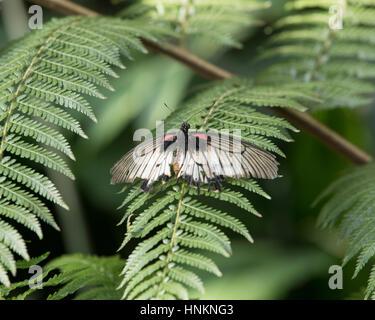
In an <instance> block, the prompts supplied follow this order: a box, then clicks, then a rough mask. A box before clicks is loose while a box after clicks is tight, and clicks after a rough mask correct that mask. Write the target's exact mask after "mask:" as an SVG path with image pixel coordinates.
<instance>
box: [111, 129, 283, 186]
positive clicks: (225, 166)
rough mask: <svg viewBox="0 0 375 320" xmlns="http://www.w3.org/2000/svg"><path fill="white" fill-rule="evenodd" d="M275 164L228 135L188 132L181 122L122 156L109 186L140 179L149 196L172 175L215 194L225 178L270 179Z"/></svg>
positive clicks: (261, 151) (272, 158)
mask: <svg viewBox="0 0 375 320" xmlns="http://www.w3.org/2000/svg"><path fill="white" fill-rule="evenodd" d="M277 171H278V162H277V161H276V159H275V156H274V155H273V154H271V153H270V152H268V151H266V150H264V149H262V148H260V147H258V146H256V145H254V144H251V143H249V142H247V141H242V140H240V139H239V138H235V137H233V136H230V135H228V134H220V133H218V132H214V131H213V132H211V131H208V132H206V131H203V130H190V124H189V123H187V122H183V123H182V125H181V128H180V130H179V131H172V132H170V133H167V134H164V135H162V136H159V137H155V138H152V139H148V140H145V141H144V142H142V143H140V144H139V145H138V146H136V147H135V148H133V149H132V150H130V151H129V152H128V153H126V154H125V155H124V156H123V157H122V158H121V159H120V160H119V161H118V162H117V163H116V164H115V165H114V166H113V168H112V169H111V171H110V172H111V175H112V178H111V184H116V183H123V182H126V183H132V182H134V181H135V179H137V178H140V179H143V183H142V185H141V188H142V189H143V190H144V191H145V192H150V191H151V189H152V186H153V184H154V183H155V182H156V181H159V180H160V179H161V181H162V183H166V181H168V180H169V179H170V178H171V177H172V174H174V175H175V176H176V178H177V179H179V178H182V179H185V180H186V181H187V184H188V185H192V186H196V187H197V188H198V193H199V192H200V185H201V184H208V188H210V187H211V186H213V187H214V190H215V191H217V192H219V191H221V189H222V184H221V182H222V181H223V180H225V178H227V177H230V178H251V177H252V178H262V179H274V178H276V177H277V176H278V174H277Z"/></svg>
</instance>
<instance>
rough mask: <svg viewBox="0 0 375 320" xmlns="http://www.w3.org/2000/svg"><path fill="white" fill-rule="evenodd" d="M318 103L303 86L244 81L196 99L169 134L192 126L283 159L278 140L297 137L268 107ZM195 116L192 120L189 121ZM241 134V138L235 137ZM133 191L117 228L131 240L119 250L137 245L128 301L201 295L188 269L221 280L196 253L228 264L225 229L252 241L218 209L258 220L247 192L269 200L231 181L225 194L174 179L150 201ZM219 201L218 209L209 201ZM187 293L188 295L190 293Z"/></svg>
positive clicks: (248, 183) (129, 267)
mask: <svg viewBox="0 0 375 320" xmlns="http://www.w3.org/2000/svg"><path fill="white" fill-rule="evenodd" d="M312 100H313V101H316V97H315V95H314V94H313V93H312V91H309V90H308V89H306V88H305V87H303V86H298V85H295V84H292V85H290V84H287V85H285V86H283V85H281V86H280V85H278V86H277V87H273V86H269V87H268V86H267V87H266V86H261V87H257V86H253V85H252V84H251V83H250V82H249V81H248V80H246V79H237V80H228V81H223V82H219V83H216V84H215V85H213V86H212V87H210V88H209V89H207V90H205V91H203V92H201V93H199V94H198V95H197V96H196V97H194V98H193V99H192V100H191V101H188V102H187V103H186V104H185V105H184V106H183V107H182V108H180V109H179V110H178V111H176V112H174V113H172V114H171V116H170V117H169V118H167V121H166V128H165V130H166V131H167V130H169V129H172V128H176V127H179V126H180V125H181V123H180V120H179V119H180V118H183V119H187V118H189V123H190V124H191V125H192V126H193V127H194V126H195V127H196V128H200V129H207V130H227V132H228V134H232V130H233V134H232V135H233V136H238V137H240V138H241V139H245V140H248V141H251V142H253V143H255V144H256V145H258V146H260V147H263V148H265V149H267V150H271V151H275V152H277V153H279V154H282V155H283V153H282V151H281V150H280V149H279V148H278V147H277V146H276V144H275V143H274V142H273V139H275V138H276V139H279V140H287V141H290V138H289V136H288V135H287V133H286V132H287V130H292V131H297V130H296V129H295V128H294V127H293V126H292V125H290V124H289V123H288V122H287V121H285V120H284V119H281V118H278V117H274V116H271V115H268V114H267V112H262V111H266V110H265V109H266V108H265V107H273V106H290V107H295V108H296V109H304V108H305V104H307V103H308V102H309V101H312ZM191 116H192V117H191ZM238 128H240V129H242V130H241V132H239V131H236V130H235V129H238ZM136 184H137V185H136V186H133V187H132V188H127V190H126V191H125V193H126V194H125V200H124V202H123V203H122V205H121V207H120V208H121V210H123V211H124V214H123V218H122V220H121V222H120V223H122V222H124V221H127V233H126V235H125V240H124V241H123V243H122V245H121V248H123V247H124V246H125V245H126V244H127V243H128V242H129V241H130V240H131V239H137V240H139V243H138V244H137V245H136V247H135V249H134V250H133V252H132V253H131V254H130V255H129V257H128V258H127V260H126V264H125V267H124V269H123V271H122V275H123V280H122V282H121V284H120V288H123V292H124V294H123V298H124V299H155V298H156V299H186V298H188V297H189V294H190V293H189V291H190V290H195V291H198V292H203V290H204V289H203V284H202V281H201V279H200V278H199V276H198V275H197V274H195V272H194V271H192V270H190V269H191V268H196V269H202V270H205V271H207V272H210V273H213V274H215V275H217V276H221V272H220V271H219V269H218V267H217V266H216V265H215V263H214V262H213V261H212V260H211V259H209V258H206V257H205V256H204V255H203V254H201V253H197V252H195V251H198V250H199V251H202V252H204V251H210V252H214V253H218V254H221V255H223V256H225V257H229V256H230V255H231V254H232V249H231V245H230V240H229V238H228V236H227V235H226V234H225V232H224V229H228V230H231V231H233V232H236V233H238V234H240V235H242V236H244V237H245V238H246V239H247V240H248V241H250V242H253V239H252V237H251V235H250V233H249V231H248V230H247V228H246V226H245V225H244V224H243V223H242V222H241V221H240V219H238V218H237V217H234V216H233V215H232V214H231V213H227V212H224V211H223V210H222V209H221V204H224V203H230V204H233V205H235V206H237V207H239V208H240V209H241V211H244V212H248V213H251V214H254V215H256V216H260V214H259V213H258V211H257V210H256V209H255V208H254V206H253V205H252V203H251V201H250V200H249V199H248V198H247V196H246V193H247V192H248V191H250V192H252V193H255V194H258V195H260V196H262V197H265V198H270V197H269V196H268V195H267V194H266V193H265V192H264V191H263V190H262V189H261V187H260V186H259V185H258V184H257V182H255V181H254V180H250V179H248V180H246V179H238V180H236V179H228V181H226V182H225V183H224V186H223V189H222V191H221V192H219V193H216V192H213V191H211V190H209V188H207V187H204V186H201V187H200V190H199V191H198V189H197V188H196V187H193V186H187V185H186V183H185V182H179V181H175V180H174V179H170V180H169V181H168V182H167V183H166V184H164V185H156V186H155V188H154V191H153V192H152V193H143V192H142V191H141V189H140V187H139V183H138V182H136ZM209 199H214V200H215V203H216V205H213V206H211V205H208V204H206V202H205V201H204V200H209ZM188 288H190V289H188Z"/></svg>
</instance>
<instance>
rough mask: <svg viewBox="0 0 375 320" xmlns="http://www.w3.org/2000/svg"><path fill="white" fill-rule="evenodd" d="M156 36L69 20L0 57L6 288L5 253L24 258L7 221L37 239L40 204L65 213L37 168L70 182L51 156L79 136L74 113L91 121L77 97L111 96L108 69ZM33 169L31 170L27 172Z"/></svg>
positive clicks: (123, 24) (120, 24)
mask: <svg viewBox="0 0 375 320" xmlns="http://www.w3.org/2000/svg"><path fill="white" fill-rule="evenodd" d="M168 32H169V31H168ZM166 33H167V32H166ZM162 34H163V31H162V28H161V27H159V28H158V30H157V31H152V30H151V26H150V25H148V24H147V23H145V22H142V23H140V22H137V21H126V20H122V19H118V18H106V17H96V18H89V17H70V18H64V19H53V20H52V21H51V22H49V23H47V24H45V25H44V26H43V29H42V30H38V31H35V32H31V33H29V34H28V35H26V36H25V37H24V38H23V39H21V40H19V41H17V42H15V43H13V44H12V45H11V46H10V47H9V48H8V49H7V50H4V51H3V52H2V55H1V56H0V75H1V79H0V88H1V92H0V138H1V142H0V174H1V178H0V198H1V201H0V228H1V231H0V283H4V284H6V285H9V284H10V281H9V278H8V276H7V273H6V270H8V271H11V273H12V274H14V273H15V263H14V258H13V257H11V256H10V254H11V252H12V251H13V252H15V253H17V254H19V255H21V256H22V257H23V258H25V259H28V258H29V257H28V254H27V250H26V245H25V242H24V240H23V239H22V236H21V234H20V233H19V231H17V230H16V229H15V228H14V227H13V226H12V225H11V224H10V222H12V221H17V222H18V223H19V224H21V225H23V226H25V227H27V228H29V229H31V230H32V231H34V232H35V233H36V234H37V235H38V237H40V238H41V237H42V231H41V228H40V225H39V219H40V220H42V221H45V222H47V223H49V224H50V225H51V226H53V227H54V228H56V229H58V226H57V224H56V222H55V220H54V218H53V216H52V214H51V213H50V212H49V209H48V207H47V203H55V204H57V205H59V206H61V207H63V208H66V209H68V206H67V205H66V204H65V202H64V201H63V199H62V197H61V195H60V193H59V191H58V190H57V188H56V187H55V185H54V184H53V182H52V181H50V180H49V179H48V178H47V177H46V176H45V174H44V173H41V172H39V170H40V169H42V168H43V167H48V168H51V169H53V170H56V171H58V172H60V173H62V174H64V175H66V176H67V177H69V178H71V179H74V175H73V173H72V172H71V170H70V169H69V166H68V165H67V163H66V161H65V160H64V159H63V158H62V157H61V156H60V155H59V152H62V153H64V154H65V155H67V156H68V157H69V158H70V159H73V160H74V155H73V152H72V149H71V147H70V145H69V142H68V140H67V138H66V137H65V133H66V131H70V132H73V133H75V134H77V135H79V136H81V137H83V138H87V136H86V134H85V133H84V131H83V130H82V128H81V125H80V123H79V121H78V120H76V119H75V116H76V115H77V114H78V113H81V114H83V115H85V116H87V117H88V118H90V119H91V120H93V121H96V117H95V115H94V113H93V111H92V107H91V105H90V104H89V102H88V101H87V100H86V98H85V97H86V96H92V97H96V98H100V99H104V98H105V96H104V95H103V94H102V93H101V92H100V89H101V88H103V87H104V88H106V89H109V90H111V91H113V88H112V87H111V85H110V84H109V82H108V79H107V78H108V76H112V77H118V75H117V74H116V72H115V71H114V70H113V67H117V68H122V69H123V68H125V66H124V65H123V63H122V61H121V54H125V55H126V56H127V57H131V56H130V51H131V50H138V51H141V52H146V49H145V48H144V47H143V45H142V42H141V40H140V38H139V37H140V36H142V37H143V38H146V39H148V40H150V41H158V39H160V37H161V35H162ZM25 160H26V161H25ZM25 162H28V163H30V165H28V164H25ZM34 164H39V167H38V168H37V169H34ZM8 221H9V222H8Z"/></svg>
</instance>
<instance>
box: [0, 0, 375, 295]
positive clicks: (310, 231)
mask: <svg viewBox="0 0 375 320" xmlns="http://www.w3.org/2000/svg"><path fill="white" fill-rule="evenodd" d="M9 2H10V1H9ZM11 2H12V3H14V5H12V8H10V10H11V15H12V16H11V19H9V12H8V13H5V12H4V10H2V13H3V15H2V18H1V23H0V41H1V47H2V48H3V47H5V46H6V44H7V43H8V41H9V40H11V39H13V38H16V37H18V36H20V35H21V34H22V33H23V32H24V31H25V24H23V23H22V21H25V19H27V11H25V10H27V8H28V6H29V4H28V3H24V2H23V1H16V0H11ZM78 2H80V3H82V4H84V5H86V6H89V7H91V8H94V9H95V10H97V11H99V12H116V7H115V6H113V5H112V4H111V2H110V1H103V0H100V1H78ZM274 2H277V4H276V5H274V6H272V8H271V9H268V10H265V11H264V12H263V15H262V16H261V17H259V18H260V19H261V20H263V21H264V24H263V25H258V26H254V27H253V28H251V29H250V30H248V32H247V33H246V34H244V35H243V39H244V40H243V44H244V48H243V49H241V50H239V49H230V50H229V49H226V50H224V49H222V48H221V49H219V48H215V47H214V46H213V45H212V44H210V43H205V42H203V41H199V43H196V46H195V47H194V46H193V51H194V53H196V54H198V55H200V56H202V57H205V58H208V59H210V60H212V61H214V62H215V63H216V64H217V65H220V66H223V67H225V68H226V69H228V70H230V71H233V72H236V73H238V74H241V75H246V76H251V75H252V74H253V73H254V71H255V70H254V66H253V65H252V59H253V57H254V56H255V55H256V50H257V47H258V45H259V44H260V43H261V42H262V41H263V40H264V38H265V30H267V26H268V25H270V24H272V22H273V21H275V20H276V19H277V18H278V17H279V16H280V15H281V14H282V10H281V8H282V5H283V1H281V0H278V1H274ZM16 3H18V4H19V6H17V5H16ZM3 9H4V8H3ZM6 15H8V16H7V17H6ZM52 16H59V15H58V14H56V13H52V12H50V11H49V10H44V19H45V21H48V19H50V18H51V17H52ZM134 58H135V61H134V62H132V63H129V64H128V65H127V69H126V70H124V71H119V70H117V72H119V74H120V76H121V77H120V78H119V79H116V80H112V81H111V83H112V85H113V86H114V88H115V89H116V92H114V93H111V92H105V95H107V96H108V99H106V100H105V101H98V100H94V99H92V100H91V102H92V105H93V107H94V110H95V113H96V115H97V118H98V120H99V123H98V124H97V125H94V124H92V123H89V121H86V120H85V119H82V121H86V122H84V125H83V127H84V129H85V131H86V133H87V134H88V136H89V140H87V141H85V140H83V139H81V138H76V137H71V138H72V143H73V151H74V153H75V156H76V158H77V161H76V162H75V163H71V166H72V168H73V172H74V174H75V176H76V181H75V182H74V183H72V182H71V181H69V180H68V179H67V178H65V177H62V176H60V175H57V174H52V173H50V175H53V178H54V179H55V181H56V183H57V185H58V187H59V189H60V190H61V191H62V194H63V196H64V199H65V201H66V202H67V203H68V204H69V206H70V208H71V210H70V212H67V211H64V210H61V209H57V208H55V209H54V210H53V211H54V212H56V214H57V220H58V222H59V224H60V226H61V227H62V232H60V233H58V232H56V231H54V230H52V228H48V227H46V226H44V228H43V229H44V232H45V237H44V239H43V240H42V241H38V240H37V239H36V236H35V235H33V234H31V233H30V235H29V236H25V238H26V239H28V240H29V241H30V242H32V244H30V243H29V248H30V254H31V255H32V256H37V255H40V254H42V253H44V252H46V251H51V257H57V256H59V255H61V254H63V253H73V252H84V253H95V254H98V255H112V254H114V253H115V252H116V250H117V248H118V247H119V245H120V243H121V241H122V239H123V235H124V232H125V229H124V228H125V226H121V227H116V224H117V223H118V222H119V220H120V217H121V214H120V212H119V211H117V210H116V208H117V207H118V206H119V205H120V203H121V201H122V195H119V194H118V193H117V192H118V191H119V190H120V187H119V186H111V185H110V184H109V179H110V176H109V169H110V168H111V166H112V165H113V164H114V162H115V161H117V160H118V159H119V158H120V157H121V156H122V155H123V154H124V153H125V152H126V151H128V150H129V149H130V148H132V147H133V146H134V143H133V132H134V131H135V130H136V129H138V128H140V127H146V128H150V129H152V128H153V127H154V126H155V121H156V120H162V119H163V118H165V117H166V116H167V114H168V112H167V110H165V109H164V108H162V104H163V103H167V104H168V105H169V106H170V107H172V108H175V107H177V106H178V105H179V104H180V103H181V101H182V100H184V99H186V98H189V96H190V95H191V94H192V89H193V88H194V87H196V86H199V85H201V84H202V83H204V81H203V80H202V79H201V78H200V77H198V76H196V75H195V74H194V73H193V72H192V71H191V70H189V69H187V68H186V67H184V66H182V65H180V64H178V63H177V62H175V61H173V60H171V59H169V58H167V57H164V56H160V55H155V54H150V55H148V56H135V57H134ZM314 116H315V117H317V118H318V119H319V120H320V121H322V122H324V123H325V124H327V125H328V126H329V127H331V128H332V129H334V130H336V131H337V132H339V133H340V134H342V135H343V136H344V137H346V138H347V139H348V140H350V141H352V142H353V143H355V144H356V145H357V146H359V147H361V148H363V149H364V150H367V151H368V152H373V151H374V145H375V144H374V138H373V137H374V134H375V128H374V126H373V124H374V123H375V108H374V106H368V107H367V108H364V109H361V110H333V111H320V112H318V113H316V114H315V115H314ZM294 139H295V142H294V143H290V144H284V145H282V146H281V147H282V149H283V151H284V152H285V153H286V155H287V158H286V159H279V160H280V162H281V168H280V173H281V174H282V175H283V178H280V179H278V180H276V181H272V182H265V183H263V182H262V186H264V188H265V190H266V192H267V193H268V194H270V195H271V196H272V200H271V201H268V200H265V199H262V198H260V197H256V196H254V197H253V196H251V201H252V202H253V203H254V205H255V207H257V208H258V211H260V212H262V214H263V218H262V219H259V218H256V217H253V216H250V215H249V214H247V213H245V212H242V211H238V212H233V214H234V215H236V216H237V217H240V218H241V219H242V220H243V221H244V222H245V224H246V225H247V226H248V227H249V229H250V232H251V234H252V235H253V237H254V238H255V243H254V244H253V245H250V244H249V243H247V242H246V241H245V240H244V239H241V238H239V237H237V236H236V235H234V234H232V235H231V237H232V239H233V257H232V258H230V259H225V258H218V257H216V256H215V257H213V258H214V259H215V261H217V262H218V266H219V267H220V269H221V270H222V272H223V274H224V275H223V277H222V279H217V278H215V277H213V276H207V275H204V274H202V277H204V282H205V286H206V293H205V295H204V296H203V297H202V298H203V299H345V298H353V297H356V296H355V293H356V292H360V290H361V289H362V288H361V285H364V284H365V281H366V275H367V273H366V272H363V273H361V274H360V276H359V277H358V278H357V279H355V280H351V275H352V272H353V265H348V266H347V267H345V269H344V289H343V290H330V289H329V287H328V279H329V277H330V275H329V274H328V269H329V267H330V266H331V265H332V264H340V263H341V258H342V256H343V252H344V251H343V250H344V244H343V243H338V242H337V240H336V239H337V238H336V236H335V234H334V233H332V232H328V231H322V230H319V229H318V228H316V217H317V215H318V212H319V209H318V208H311V203H312V202H313V200H314V199H315V198H316V197H317V195H318V194H319V193H320V192H321V191H322V190H323V189H324V188H325V186H327V184H328V183H329V182H331V181H332V180H333V179H334V178H336V177H337V176H338V175H339V174H340V172H341V171H342V170H343V169H345V168H347V167H349V166H350V164H349V163H347V162H346V161H345V160H343V159H341V158H340V157H339V156H338V155H336V154H333V153H332V152H331V151H330V150H329V149H327V148H326V147H324V146H322V145H321V144H320V143H319V142H317V141H316V140H314V139H313V138H312V137H310V136H308V135H307V134H305V133H303V132H302V133H300V134H296V135H294ZM236 210H237V209H236ZM130 249H131V248H127V249H126V248H125V249H124V250H123V251H122V252H121V256H123V257H126V256H127V254H128V253H129V252H130Z"/></svg>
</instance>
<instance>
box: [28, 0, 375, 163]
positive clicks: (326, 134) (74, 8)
mask: <svg viewBox="0 0 375 320" xmlns="http://www.w3.org/2000/svg"><path fill="white" fill-rule="evenodd" d="M28 1H29V2H32V3H36V4H40V5H43V6H45V7H48V8H50V9H52V10H55V11H58V12H61V13H64V14H70V15H86V16H92V17H93V16H98V15H99V14H98V13H96V12H95V11H92V10H90V9H87V8H85V7H82V6H80V5H77V4H75V3H72V2H70V1H68V0H28ZM143 42H144V44H145V45H146V47H148V48H149V49H152V50H154V51H157V52H159V53H162V54H164V55H167V56H169V57H171V58H173V59H175V60H177V61H179V62H181V63H183V64H185V65H186V66H188V67H189V68H191V69H192V70H194V71H196V72H197V73H198V74H200V75H201V76H203V77H204V78H207V79H210V80H221V79H228V78H232V77H234V76H235V75H233V74H232V73H230V72H228V71H226V70H223V69H221V68H219V67H217V66H215V65H213V64H211V63H209V62H207V61H205V60H203V59H201V58H199V57H197V56H195V55H193V54H192V53H190V52H188V51H186V50H185V49H184V48H180V47H176V46H174V45H171V44H163V46H159V45H158V44H156V43H152V42H150V41H146V40H143ZM273 110H274V111H275V113H277V114H279V115H281V116H283V117H285V118H286V119H288V120H289V121H290V122H291V123H292V124H293V125H294V126H296V127H298V128H300V129H301V130H304V131H306V132H308V133H310V134H311V135H312V136H313V137H315V138H317V139H318V140H319V141H320V142H322V143H323V144H325V145H326V146H327V147H329V148H330V149H331V150H332V151H334V152H336V153H338V154H339V155H341V156H343V157H344V158H346V159H347V160H349V161H350V162H352V163H354V164H356V165H363V164H367V163H370V162H372V157H371V156H370V155H369V154H367V153H366V152H364V151H363V150H361V149H360V148H358V147H357V146H355V145H354V144H352V143H351V142H349V141H348V140H346V139H345V138H343V137H342V136H340V135H339V134H338V133H336V132H335V131H333V130H331V129H330V128H328V127H327V126H325V125H324V124H322V123H320V122H319V121H317V120H315V119H314V118H313V117H311V116H310V115H308V114H306V113H303V112H300V111H297V110H293V109H290V108H278V107H277V108H276V107H275V108H273Z"/></svg>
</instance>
